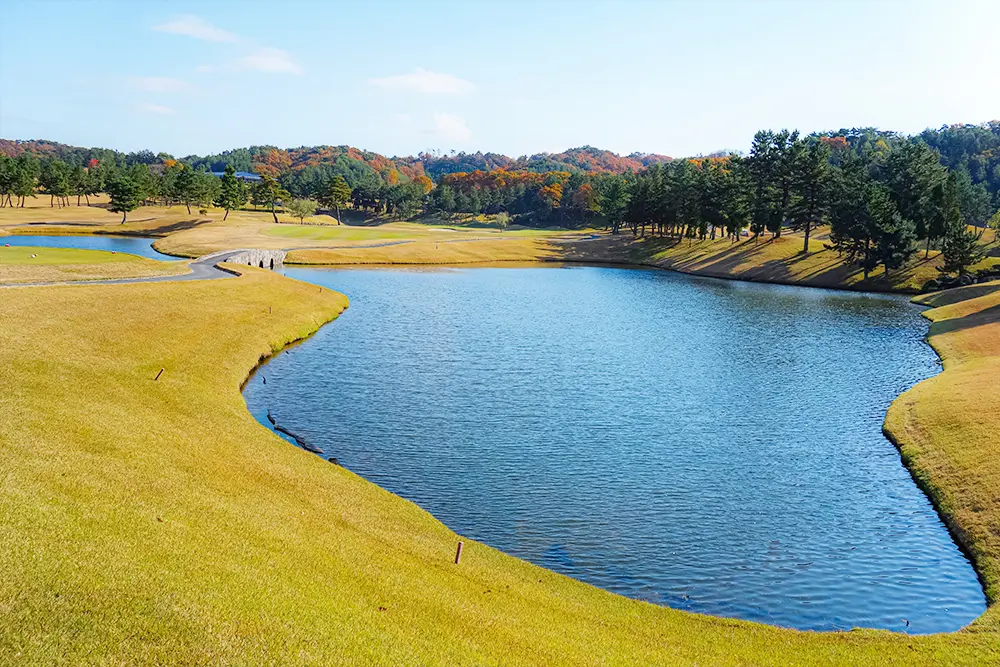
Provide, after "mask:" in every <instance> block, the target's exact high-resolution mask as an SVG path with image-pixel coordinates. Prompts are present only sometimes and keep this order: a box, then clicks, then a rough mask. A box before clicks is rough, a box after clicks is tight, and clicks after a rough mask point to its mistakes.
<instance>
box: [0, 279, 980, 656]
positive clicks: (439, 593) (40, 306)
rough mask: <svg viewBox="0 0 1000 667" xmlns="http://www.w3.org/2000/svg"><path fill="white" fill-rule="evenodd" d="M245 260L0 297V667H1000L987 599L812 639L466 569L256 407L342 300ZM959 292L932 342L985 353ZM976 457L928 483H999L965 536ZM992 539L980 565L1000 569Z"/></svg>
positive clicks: (544, 580)
mask: <svg viewBox="0 0 1000 667" xmlns="http://www.w3.org/2000/svg"><path fill="white" fill-rule="evenodd" d="M241 270H242V271H246V275H244V277H242V278H241V279H238V280H219V281H193V282H177V283H154V284H133V285H101V286H57V287H40V288H13V289H8V290H4V291H3V292H2V293H0V319H3V321H5V322H16V323H17V326H6V327H2V328H0V384H2V386H3V387H4V388H5V390H4V403H3V410H0V451H2V452H3V459H2V460H3V468H2V475H3V484H2V485H0V541H2V543H3V545H4V549H2V550H0V610H2V618H3V619H4V620H3V622H2V623H0V663H18V664H50V663H56V662H64V663H72V664H83V663H86V664H164V663H169V664H233V663H239V664H273V663H274V662H280V663H285V664H345V665H347V664H350V665H363V664H379V665H381V664H386V665H388V664H483V665H517V664H525V665H529V664H530V665H538V664H553V665H555V664H574V665H588V664H591V665H607V664H623V665H625V664H629V665H631V664H664V665H673V664H676V665H690V664H703V665H708V664H712V665H715V664H718V665H747V664H754V665H789V664H801V665H857V664H879V665H922V664H969V665H972V664H987V663H990V662H998V661H1000V653H998V651H1000V648H998V647H1000V636H998V633H997V623H996V617H997V614H996V608H995V607H994V608H991V609H990V610H989V611H988V612H987V613H986V614H985V615H984V617H983V618H982V619H980V621H978V622H977V623H976V624H975V625H974V626H973V628H971V629H970V630H967V631H963V632H959V633H954V634H949V635H935V636H926V637H907V636H903V635H896V634H891V633H887V632H879V631H855V632H845V633H809V632H797V631H792V630H784V629H779V628H774V627H769V626H766V625H760V624H755V623H749V622H743V621H734V620H727V619H720V618H712V617H707V616H699V615H694V614H689V613H685V612H680V611H675V610H671V609H668V608H662V607H657V606H655V605H651V604H647V603H644V602H638V601H634V600H629V599H626V598H623V597H620V596H616V595H612V594H610V593H607V592H605V591H602V590H599V589H597V588H594V587H592V586H589V585H586V584H582V583H579V582H576V581H574V580H571V579H569V578H567V577H564V576H561V575H558V574H555V573H552V572H548V571H546V570H543V569H541V568H538V567H535V566H533V565H530V564H528V563H525V562H523V561H519V560H517V559H515V558H512V557H509V556H505V555H503V554H501V553H499V552H497V551H495V550H493V549H490V548H488V547H485V546H483V545H480V544H476V543H473V542H470V541H468V540H467V541H466V548H465V554H464V556H463V562H462V564H461V565H460V566H455V565H454V564H453V563H452V558H453V555H454V550H455V546H456V542H457V540H458V536H457V535H455V534H454V533H452V532H451V531H450V530H448V529H447V528H446V527H445V526H443V525H442V524H440V523H439V522H438V521H436V520H435V519H434V518H433V517H431V516H430V515H428V514H427V513H426V512H424V511H422V510H421V509H420V508H418V507H416V506H415V505H413V504H411V503H409V502H406V501H404V500H402V499H400V498H398V497H396V496H393V495H391V494H389V493H388V492H386V491H383V490H382V489H380V488H378V487H377V486H375V485H373V484H371V483H368V482H366V481H365V480H363V479H361V478H359V477H357V476H356V475H353V474H352V473H350V472H348V471H347V470H345V469H343V468H339V467H337V466H334V465H332V464H330V463H327V462H326V461H323V460H322V459H320V458H318V457H316V456H314V455H312V454H309V453H308V452H305V451H303V450H300V449H298V448H295V447H293V446H291V445H289V444H288V443H287V442H285V441H284V440H281V439H279V438H278V437H277V436H275V435H273V434H272V433H271V432H270V431H268V430H267V429H265V428H263V427H262V426H260V425H259V424H258V423H257V422H256V421H255V420H254V419H253V418H252V417H251V416H250V414H249V413H248V412H247V410H246V406H245V404H244V402H243V399H242V396H241V395H240V391H239V389H240V384H241V382H242V381H243V380H244V378H245V377H246V375H247V373H248V372H249V370H250V369H251V368H252V367H253V365H254V364H255V363H257V361H258V360H259V359H260V358H261V357H262V355H266V354H269V353H271V352H273V351H275V350H278V349H280V348H281V347H282V346H283V345H285V344H287V343H288V342H290V341H292V340H295V339H297V338H300V337H303V336H306V335H308V334H309V333H311V332H313V331H314V330H315V329H316V328H318V327H319V326H321V325H322V324H323V323H324V322H327V321H329V320H330V319H331V318H334V317H336V315H337V314H338V313H339V312H340V311H341V310H342V309H343V308H344V306H345V305H346V300H345V299H344V298H343V297H342V296H340V295H338V294H336V293H334V292H331V291H329V290H325V289H322V288H319V287H316V286H315V285H308V284H304V283H299V282H296V281H292V280H289V279H286V278H283V277H281V276H278V275H275V274H273V273H270V272H266V271H260V270H255V269H245V268H242V269H241ZM980 298H986V299H989V298H990V297H989V296H987V297H980ZM963 304H964V305H962V306H957V307H961V308H964V310H963V311H962V312H961V313H958V312H956V313H954V314H953V316H951V317H949V318H948V319H947V320H943V322H944V321H953V322H952V324H951V325H947V327H948V330H947V331H945V330H940V329H939V330H938V331H937V332H936V333H935V334H934V335H935V336H952V335H955V334H956V332H958V331H968V332H969V333H970V335H971V334H974V332H976V331H977V329H978V327H980V326H987V327H992V328H991V329H990V331H992V332H993V337H992V339H991V338H990V337H989V336H985V337H983V336H979V335H976V336H975V340H979V341H980V344H981V345H984V346H985V347H984V348H982V349H980V348H975V349H966V348H965V347H964V345H965V342H963V341H966V339H965V338H964V337H963V338H961V339H959V338H946V339H942V340H943V341H952V342H951V343H948V344H951V345H953V347H954V350H955V354H956V355H959V356H962V357H963V358H967V359H968V360H969V362H968V363H972V364H977V363H981V362H977V361H974V359H975V358H980V357H984V356H985V355H987V354H991V355H994V357H995V356H996V355H997V354H998V353H997V351H996V349H995V345H996V342H995V341H996V340H997V337H996V335H995V334H996V331H995V327H996V326H997V323H996V309H995V308H994V310H992V311H990V310H989V307H987V308H986V310H985V311H983V310H982V309H981V308H980V307H979V305H978V304H976V303H975V302H974V300H973V301H968V302H963ZM966 311H968V312H966ZM983 312H985V313H987V315H985V316H984V315H983V314H982V313H983ZM56 313H58V317H55V316H54V314H56ZM970 317H971V318H973V319H971V320H967V319H966V318H970ZM983 317H985V318H986V319H985V320H984V322H983V323H982V324H976V322H978V320H977V319H976V318H983ZM943 322H942V324H943ZM963 322H964V323H966V324H964V325H960V324H959V323H963ZM334 326H335V325H334ZM935 326H937V325H935ZM936 344H938V343H936ZM948 344H945V343H941V344H940V346H939V349H942V350H944V349H946V348H947V349H951V348H948ZM991 346H994V347H991ZM945 354H946V355H949V354H951V352H947V351H946V352H945ZM160 368H165V369H166V371H165V372H164V374H163V376H162V377H161V378H160V379H159V380H154V378H155V376H156V374H157V372H158V371H159V369H160ZM953 371H958V372H959V375H961V374H962V368H961V366H958V365H956V362H954V361H950V360H948V358H947V356H946V371H945V373H944V374H942V375H940V376H938V377H937V378H935V379H934V380H930V381H928V382H930V383H933V382H942V381H943V382H954V381H955V376H954V375H953ZM994 377H995V376H994ZM967 380H970V379H969V378H967ZM980 380H982V378H980ZM986 381H987V382H988V381H989V378H986ZM961 383H962V381H961V380H959V384H961ZM925 384H927V383H925ZM923 386H924V385H920V387H923ZM973 386H974V387H975V388H976V391H977V392H978V394H977V395H978V396H980V397H981V396H982V391H981V389H982V385H979V384H973ZM920 387H918V389H919V388H920ZM915 391H916V390H914V392H910V393H908V394H907V395H906V396H907V397H908V398H910V399H914V398H915V399H920V398H921V394H920V393H919V392H916V393H915ZM932 398H933V397H932ZM991 400H993V401H994V403H993V404H992V405H994V406H995V405H996V402H995V401H996V398H995V397H993V398H992V399H991ZM921 402H922V401H921V400H917V401H916V403H917V405H918V408H919V405H920V403H921ZM982 407H983V406H982V405H980V408H982ZM926 409H930V408H927V407H926V406H925V407H923V408H919V410H918V411H917V412H916V413H914V414H912V416H911V417H910V418H909V419H908V420H906V424H907V428H906V429H905V430H902V429H901V430H900V432H899V434H898V436H899V438H900V440H901V441H902V443H903V447H904V450H905V448H907V447H920V448H922V450H925V451H927V452H930V453H931V454H933V453H934V452H935V451H937V449H936V448H937V446H938V442H939V434H938V433H937V432H936V431H935V430H934V428H935V427H936V422H933V421H931V422H928V421H926V414H925V413H924V412H923V410H926ZM894 410H895V408H894ZM907 414H911V413H910V411H907ZM958 414H959V415H969V414H973V415H975V417H974V419H978V420H979V421H980V422H983V423H982V424H981V425H980V426H979V427H978V428H979V431H978V433H979V435H978V436H977V437H979V439H978V440H972V441H970V442H969V444H968V445H967V446H968V447H969V448H974V447H984V448H986V449H985V450H983V451H984V452H990V453H992V452H993V451H994V450H993V449H992V448H995V447H996V446H997V445H996V443H991V442H989V441H984V440H983V439H982V438H983V436H984V435H988V433H989V428H988V427H987V426H988V425H987V424H986V423H985V422H986V421H989V420H993V421H992V422H991V423H992V424H993V429H994V431H995V428H996V423H995V421H996V419H997V415H998V411H996V410H994V411H992V412H988V411H987V412H985V413H984V412H983V410H982V409H980V410H979V411H978V412H974V413H968V412H966V413H958ZM890 416H892V417H893V418H895V416H894V415H890ZM963 428H964V427H963ZM969 428H972V427H971V426H970V427H969ZM955 442H956V443H959V444H958V445H956V446H963V445H960V441H958V440H956V441H955ZM973 459H974V456H971V455H970V457H969V461H972V460H973ZM963 471H964V468H963V469H962V470H959V471H958V472H957V474H956V476H955V477H954V478H952V477H940V478H938V477H937V476H936V475H937V473H936V472H934V471H933V470H931V471H930V472H929V473H928V474H929V475H930V478H931V479H932V480H934V482H935V483H936V484H938V485H939V486H940V487H941V488H942V489H945V490H947V492H948V493H953V494H955V496H956V497H958V498H964V497H965V496H964V495H963V494H964V493H965V492H966V491H965V490H971V491H972V492H975V493H979V492H978V491H976V488H978V487H977V486H976V485H977V484H981V485H983V488H982V489H981V491H982V493H981V494H980V495H979V496H977V497H981V498H982V503H985V504H984V505H982V509H983V511H979V512H977V513H974V514H970V518H969V521H970V523H969V526H970V528H969V530H970V531H974V532H975V536H979V535H984V536H985V535H986V534H987V533H989V532H990V531H996V530H997V526H998V523H997V513H996V509H997V508H996V507H995V504H991V503H993V501H991V500H990V496H989V493H990V489H993V490H995V489H996V480H997V479H998V477H997V475H996V470H995V466H994V467H991V468H989V469H988V471H987V472H986V473H984V474H981V475H973V476H971V477H970V478H966V477H965V476H964V472H963ZM975 536H974V539H973V543H975V540H976V539H979V538H978V537H975ZM984 549H985V550H984V552H983V556H982V558H981V559H980V564H981V567H983V568H984V569H986V570H988V569H989V568H995V565H996V554H995V553H994V551H993V550H992V547H984ZM991 576H992V575H991ZM994 601H995V595H994V596H993V597H991V602H994Z"/></svg>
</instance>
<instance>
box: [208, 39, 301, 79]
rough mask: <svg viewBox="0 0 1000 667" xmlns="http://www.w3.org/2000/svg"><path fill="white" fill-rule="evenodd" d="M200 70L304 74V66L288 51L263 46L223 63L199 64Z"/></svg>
mask: <svg viewBox="0 0 1000 667" xmlns="http://www.w3.org/2000/svg"><path fill="white" fill-rule="evenodd" d="M195 69H196V70H197V71H198V72H268V73H270V74H302V68H301V67H299V64H298V63H296V62H295V60H294V59H293V58H292V56H291V54H290V53H288V51H282V50H281V49H275V48H273V47H270V46H262V47H260V48H259V49H256V50H255V51H253V52H252V53H250V54H248V55H245V56H243V57H241V58H236V59H234V60H231V61H229V62H228V63H225V64H223V65H199V66H198V67H196V68H195Z"/></svg>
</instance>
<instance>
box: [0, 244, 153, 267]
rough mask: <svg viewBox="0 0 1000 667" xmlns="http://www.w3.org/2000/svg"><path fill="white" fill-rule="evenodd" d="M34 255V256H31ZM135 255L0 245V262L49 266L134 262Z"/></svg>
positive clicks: (77, 249) (76, 249)
mask: <svg viewBox="0 0 1000 667" xmlns="http://www.w3.org/2000/svg"><path fill="white" fill-rule="evenodd" d="M32 255H34V257H32ZM136 259H139V258H138V257H137V256H136V255H129V254H127V253H115V254H112V253H110V252H107V251H104V250H84V249H80V248H45V247H39V246H11V247H9V248H8V247H6V246H2V247H0V264H17V265H37V266H51V265H53V264H109V263H112V262H134V261H135V260H136Z"/></svg>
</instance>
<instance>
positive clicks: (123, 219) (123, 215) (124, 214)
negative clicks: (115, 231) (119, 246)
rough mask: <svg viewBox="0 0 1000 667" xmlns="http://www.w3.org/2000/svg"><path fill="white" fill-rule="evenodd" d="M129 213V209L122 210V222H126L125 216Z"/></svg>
mask: <svg viewBox="0 0 1000 667" xmlns="http://www.w3.org/2000/svg"><path fill="white" fill-rule="evenodd" d="M126 215H128V211H122V224H123V225H124V224H125V216H126Z"/></svg>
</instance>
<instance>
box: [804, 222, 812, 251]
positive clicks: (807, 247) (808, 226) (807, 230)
mask: <svg viewBox="0 0 1000 667" xmlns="http://www.w3.org/2000/svg"><path fill="white" fill-rule="evenodd" d="M811 227H812V225H811V221H809V220H806V227H805V232H806V238H805V241H803V242H802V254H803V255H808V254H809V232H810V228H811Z"/></svg>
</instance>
